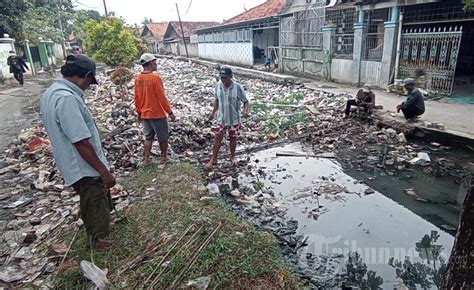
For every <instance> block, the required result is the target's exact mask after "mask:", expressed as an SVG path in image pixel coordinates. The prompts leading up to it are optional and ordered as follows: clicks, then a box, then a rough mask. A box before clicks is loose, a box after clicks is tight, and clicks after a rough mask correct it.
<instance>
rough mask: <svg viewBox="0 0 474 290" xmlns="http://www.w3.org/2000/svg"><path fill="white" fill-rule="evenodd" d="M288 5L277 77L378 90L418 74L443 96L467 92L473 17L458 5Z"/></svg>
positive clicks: (452, 1) (473, 75) (417, 0)
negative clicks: (300, 77) (281, 74)
mask: <svg viewBox="0 0 474 290" xmlns="http://www.w3.org/2000/svg"><path fill="white" fill-rule="evenodd" d="M328 2H330V3H329V5H328ZM291 3H292V4H291V5H288V6H287V7H286V11H283V12H282V13H281V14H280V17H281V30H280V39H281V43H280V50H281V56H280V63H281V65H280V71H281V72H284V73H290V74H301V75H306V76H315V77H325V78H327V79H330V80H334V81H337V82H345V83H352V84H357V85H362V84H363V83H371V84H372V85H375V86H378V87H381V88H386V87H387V86H388V85H390V84H392V83H393V82H394V81H395V79H402V78H404V77H407V76H412V77H418V76H422V77H423V79H425V80H426V82H424V84H423V86H424V88H426V89H429V90H431V91H437V92H440V93H443V94H451V93H453V91H454V92H456V90H458V91H459V90H460V91H466V90H468V89H467V87H471V88H472V83H473V82H474V69H473V68H474V63H473V61H474V51H473V50H472V49H469V44H470V43H473V40H474V12H473V11H464V10H463V5H462V0H445V1H439V0H352V1H350V0H337V1H324V0H308V1H306V0H304V1H299V0H293V1H291ZM305 6H306V7H305ZM295 7H296V9H294V8H295ZM302 7H305V8H304V9H303V10H302ZM471 91H472V89H471Z"/></svg>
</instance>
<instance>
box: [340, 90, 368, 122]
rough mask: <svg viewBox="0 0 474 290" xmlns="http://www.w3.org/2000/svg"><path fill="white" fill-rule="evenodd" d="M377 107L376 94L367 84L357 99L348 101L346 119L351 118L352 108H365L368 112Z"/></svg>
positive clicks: (357, 95) (359, 92) (358, 93)
mask: <svg viewBox="0 0 474 290" xmlns="http://www.w3.org/2000/svg"><path fill="white" fill-rule="evenodd" d="M374 105H375V94H374V92H372V91H371V88H370V85H369V84H365V85H364V86H363V87H362V89H360V90H359V91H358V92H357V94H356V99H351V100H347V103H346V111H345V116H344V118H347V117H349V114H350V112H351V107H352V106H358V107H364V108H365V111H366V112H367V111H368V110H369V108H371V107H373V106H374Z"/></svg>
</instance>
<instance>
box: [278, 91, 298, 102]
mask: <svg viewBox="0 0 474 290" xmlns="http://www.w3.org/2000/svg"><path fill="white" fill-rule="evenodd" d="M303 98H304V93H303V92H299V91H296V92H293V93H292V94H291V95H289V96H281V97H279V98H277V99H276V100H275V102H274V103H275V104H282V105H297V104H298V103H299V102H300V101H301V100H302V99H303Z"/></svg>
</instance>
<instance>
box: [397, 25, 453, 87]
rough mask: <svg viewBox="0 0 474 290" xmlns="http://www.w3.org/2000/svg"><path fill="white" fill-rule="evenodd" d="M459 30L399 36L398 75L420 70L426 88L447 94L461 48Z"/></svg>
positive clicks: (418, 31)
mask: <svg viewBox="0 0 474 290" xmlns="http://www.w3.org/2000/svg"><path fill="white" fill-rule="evenodd" d="M461 37H462V27H450V28H447V27H444V28H420V29H409V30H405V31H403V32H402V39H401V51H400V54H401V55H400V66H399V75H400V76H401V77H409V76H414V75H415V74H416V72H415V71H416V70H422V71H423V72H424V74H425V76H426V88H427V89H429V90H432V91H437V92H440V93H442V94H448V95H449V94H451V92H452V90H453V84H454V75H455V72H456V63H457V60H458V55H459V46H460V44H461Z"/></svg>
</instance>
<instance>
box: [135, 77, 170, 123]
mask: <svg viewBox="0 0 474 290" xmlns="http://www.w3.org/2000/svg"><path fill="white" fill-rule="evenodd" d="M135 110H136V111H137V114H138V115H139V116H140V117H141V118H142V119H158V118H165V117H167V116H168V114H169V113H171V105H170V103H169V101H168V99H167V98H166V93H165V88H164V87H163V82H162V81H161V77H160V75H159V74H156V73H141V74H139V75H138V76H137V78H136V79H135Z"/></svg>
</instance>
